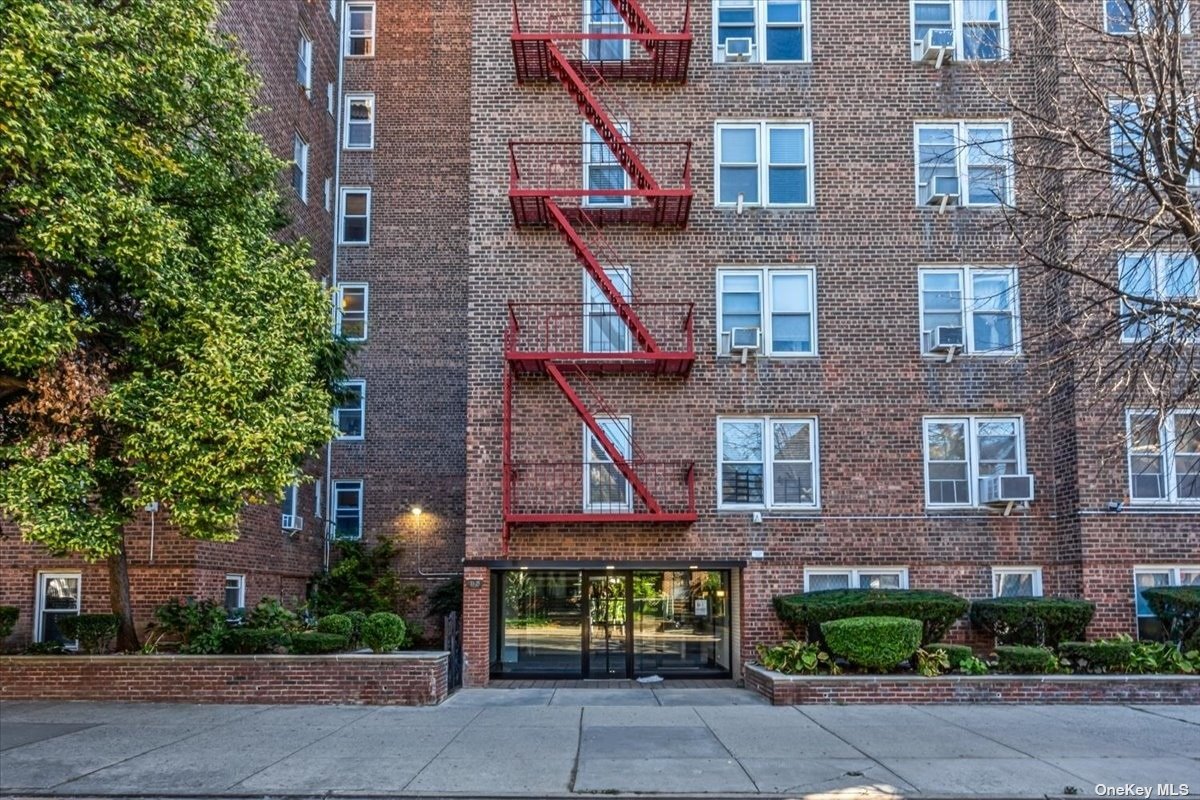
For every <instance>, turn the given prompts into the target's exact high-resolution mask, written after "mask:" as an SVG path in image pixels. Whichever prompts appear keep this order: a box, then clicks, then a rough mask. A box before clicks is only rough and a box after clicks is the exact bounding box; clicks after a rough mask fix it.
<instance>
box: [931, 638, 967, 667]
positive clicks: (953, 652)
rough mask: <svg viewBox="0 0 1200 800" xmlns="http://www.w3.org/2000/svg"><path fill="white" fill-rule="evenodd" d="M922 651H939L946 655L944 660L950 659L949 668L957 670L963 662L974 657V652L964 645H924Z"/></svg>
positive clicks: (943, 643)
mask: <svg viewBox="0 0 1200 800" xmlns="http://www.w3.org/2000/svg"><path fill="white" fill-rule="evenodd" d="M923 649H924V650H929V651H932V650H941V651H942V652H944V653H945V654H946V658H948V659H950V668H951V669H958V668H959V667H960V666H961V665H962V663H963V662H964V661H966V660H967V659H969V658H974V657H975V652H974V651H973V650H971V648H970V647H967V646H966V645H965V644H946V643H945V642H938V643H937V644H930V645H925V646H924V648H923Z"/></svg>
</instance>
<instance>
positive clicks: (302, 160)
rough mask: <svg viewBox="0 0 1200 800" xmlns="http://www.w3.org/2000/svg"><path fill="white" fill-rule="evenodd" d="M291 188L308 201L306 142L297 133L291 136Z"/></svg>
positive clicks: (302, 199) (305, 201)
mask: <svg viewBox="0 0 1200 800" xmlns="http://www.w3.org/2000/svg"><path fill="white" fill-rule="evenodd" d="M292 188H293V189H295V190H296V194H297V195H298V196H299V197H300V201H301V202H303V203H307V202H308V142H307V141H305V139H304V137H303V136H301V135H300V134H299V133H297V134H294V135H293V136H292Z"/></svg>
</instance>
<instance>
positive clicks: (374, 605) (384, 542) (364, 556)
mask: <svg viewBox="0 0 1200 800" xmlns="http://www.w3.org/2000/svg"><path fill="white" fill-rule="evenodd" d="M337 555H338V558H337V563H335V564H334V565H333V567H332V568H330V570H329V571H328V572H321V573H318V574H317V575H315V576H314V577H313V584H314V586H315V588H316V591H315V593H314V594H313V597H312V601H311V605H312V610H313V611H314V612H316V613H317V615H318V616H319V615H322V614H333V613H338V614H344V613H345V612H347V611H349V610H351V609H356V608H357V609H362V610H363V611H366V612H367V613H374V612H377V611H400V612H404V611H406V610H407V609H406V608H405V607H404V606H405V604H411V603H412V601H413V600H415V599H416V596H417V595H420V593H421V590H420V588H419V587H417V586H413V585H405V584H402V583H401V582H400V579H399V578H398V577H397V576H396V569H395V567H394V565H393V563H392V562H393V561H394V560H395V559H396V557H397V556H398V555H399V551H398V550H397V549H396V545H395V544H393V543H392V541H391V540H390V539H380V540H379V542H378V543H377V544H376V545H375V546H374V547H368V546H367V545H366V544H364V543H362V542H354V541H342V542H338V543H337Z"/></svg>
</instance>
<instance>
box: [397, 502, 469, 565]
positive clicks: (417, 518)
mask: <svg viewBox="0 0 1200 800" xmlns="http://www.w3.org/2000/svg"><path fill="white" fill-rule="evenodd" d="M409 511H411V512H412V515H413V525H414V526H415V527H416V529H417V575H419V576H420V577H422V578H461V577H462V575H463V573H461V572H426V571H425V568H424V566H422V565H423V564H424V563H425V562H424V560H423V559H422V557H421V514H422V513H423V512H422V509H421V507H420V506H412V507H411V508H410V509H409Z"/></svg>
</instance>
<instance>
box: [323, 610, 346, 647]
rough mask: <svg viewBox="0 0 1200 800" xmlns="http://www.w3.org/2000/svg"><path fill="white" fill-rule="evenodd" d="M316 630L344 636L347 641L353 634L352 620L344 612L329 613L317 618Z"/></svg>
mask: <svg viewBox="0 0 1200 800" xmlns="http://www.w3.org/2000/svg"><path fill="white" fill-rule="evenodd" d="M317 632H318V633H332V634H335V635H337V636H344V637H346V641H347V642H349V641H350V637H351V636H352V635H354V621H353V620H351V619H350V618H349V617H347V616H346V615H345V614H330V615H329V616H326V617H321V618H320V619H319V620H317Z"/></svg>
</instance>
